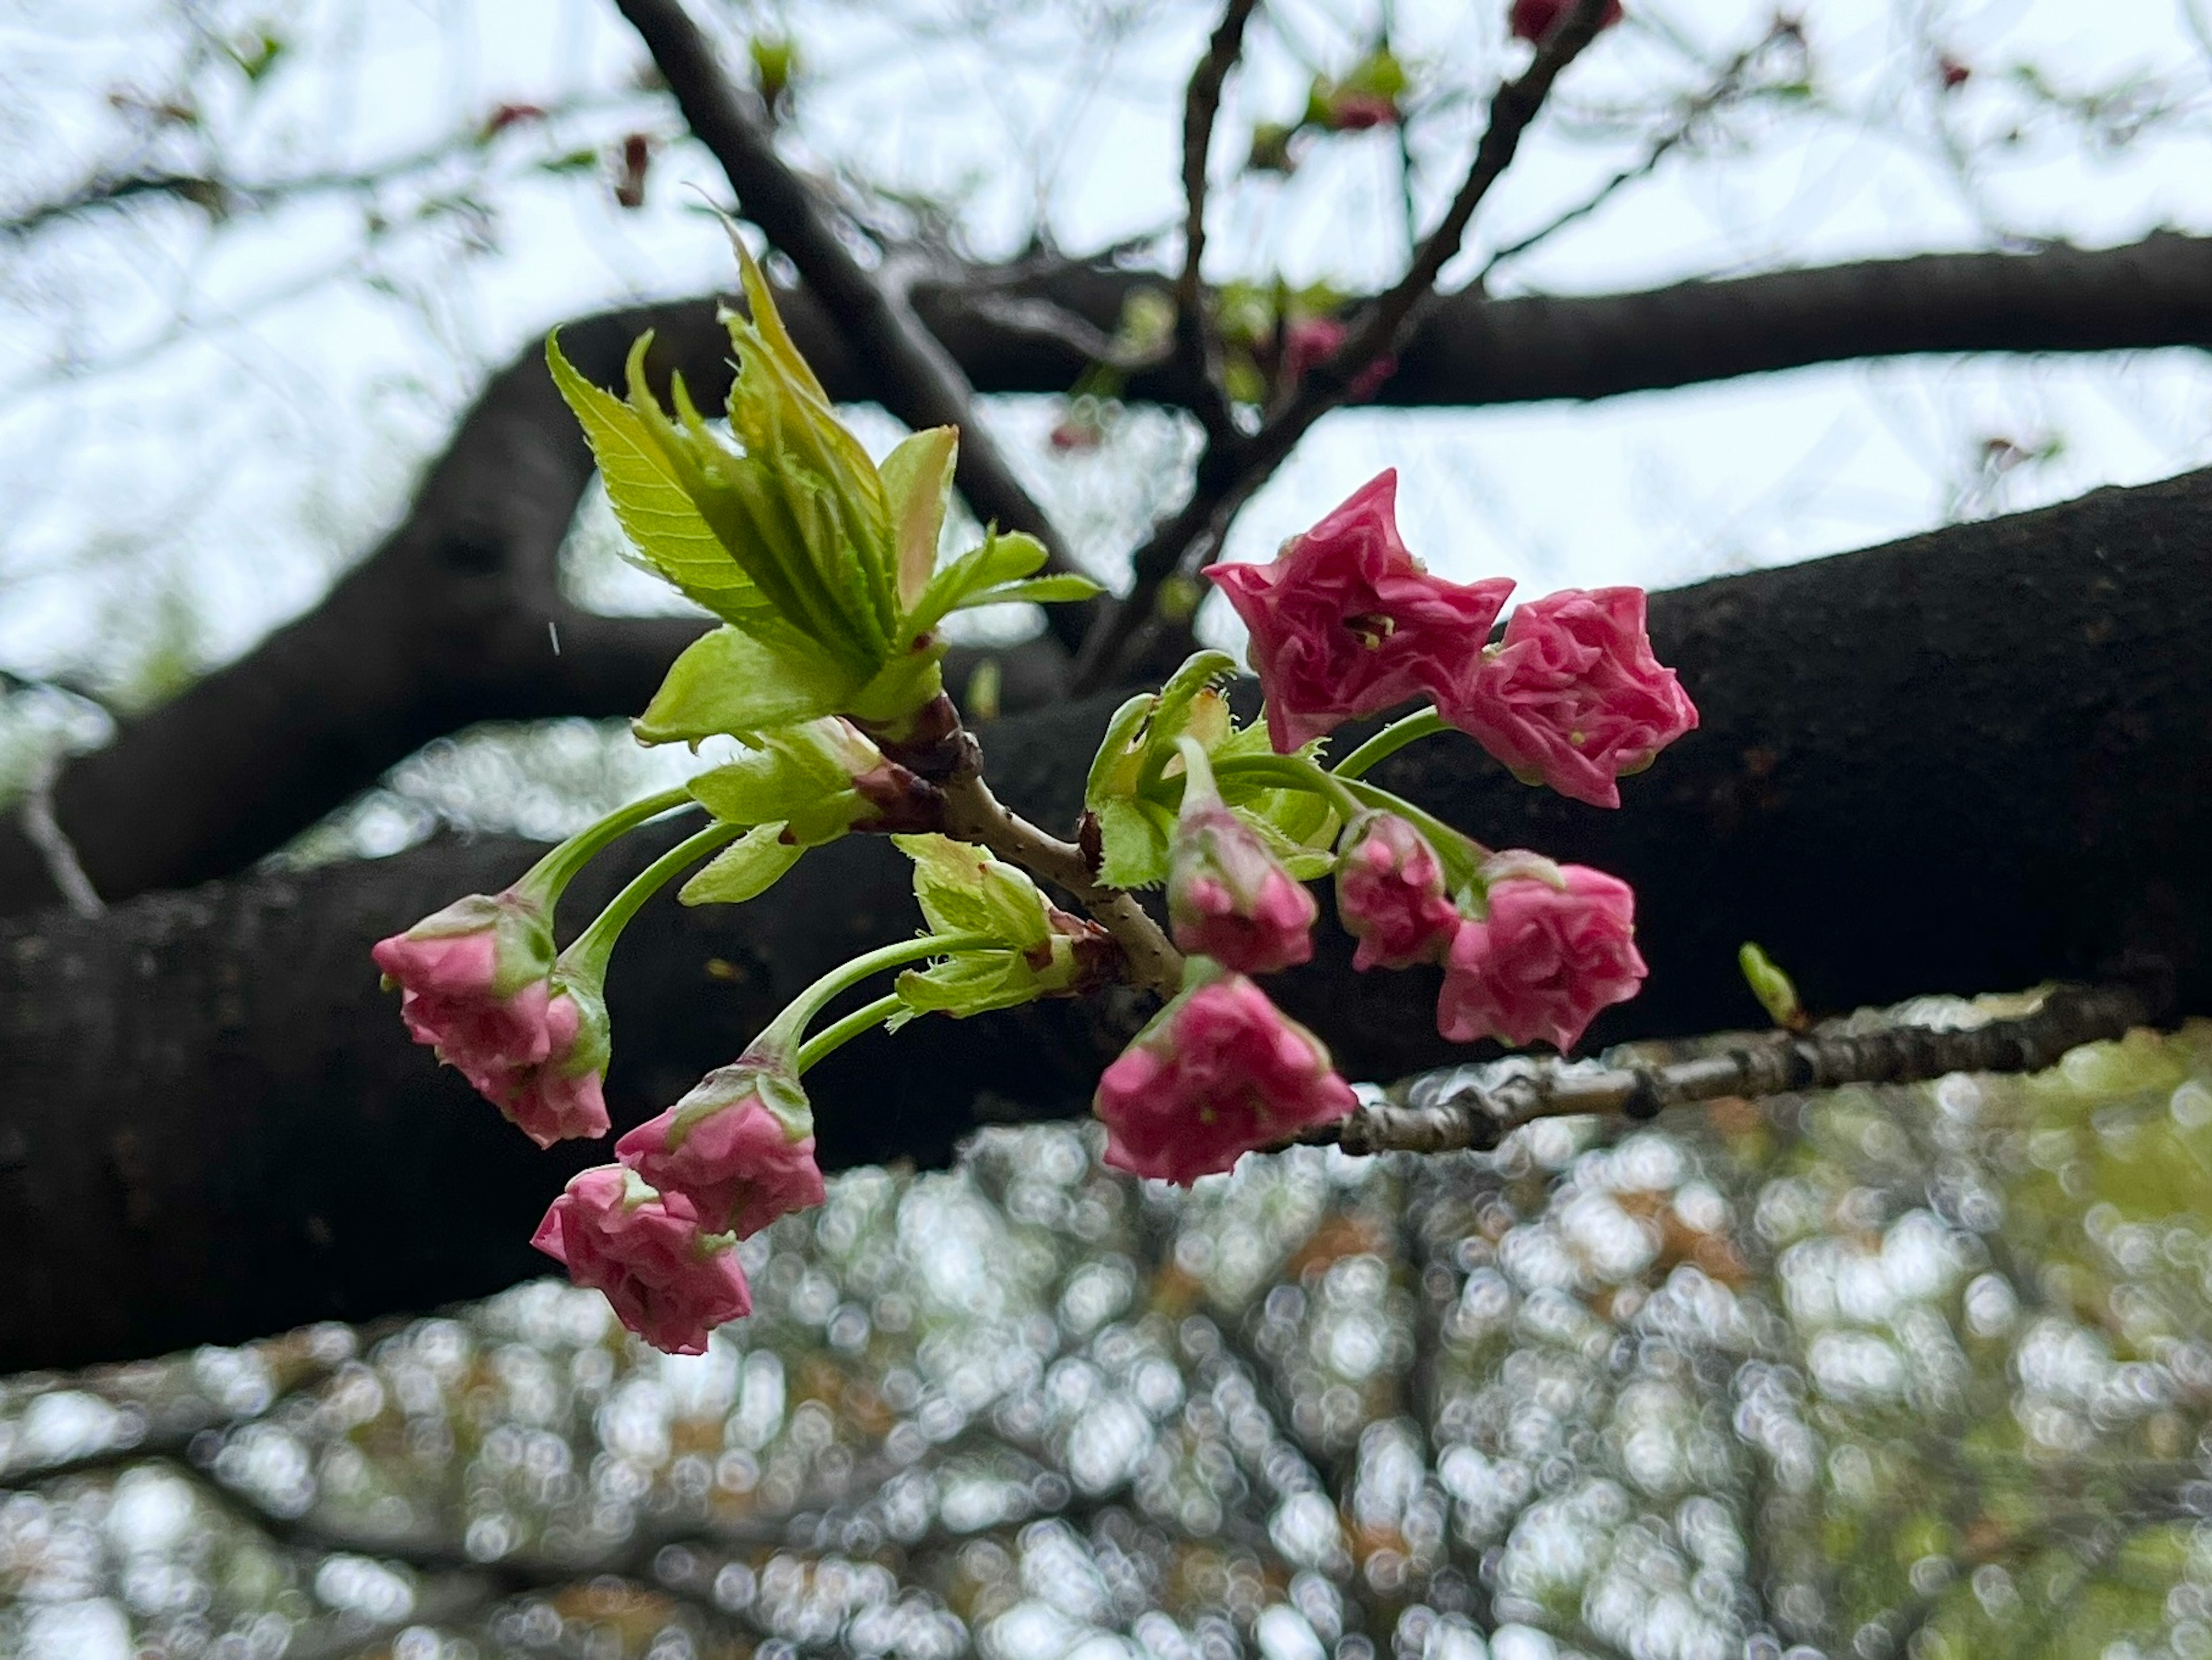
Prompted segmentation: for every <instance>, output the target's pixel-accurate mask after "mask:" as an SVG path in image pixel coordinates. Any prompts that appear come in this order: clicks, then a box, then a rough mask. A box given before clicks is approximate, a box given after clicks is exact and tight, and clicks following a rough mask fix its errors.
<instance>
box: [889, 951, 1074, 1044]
mask: <svg viewBox="0 0 2212 1660" xmlns="http://www.w3.org/2000/svg"><path fill="white" fill-rule="evenodd" d="M892 989H893V990H894V991H895V992H896V994H897V995H898V999H899V1000H900V1001H901V1002H902V1003H904V1004H905V1005H906V1012H904V1013H903V1014H902V1015H894V1016H892V1017H891V1020H890V1025H891V1026H892V1027H893V1028H894V1029H896V1028H897V1027H899V1026H902V1025H905V1024H906V1022H907V1021H908V1020H909V1019H912V1018H914V1016H915V1015H917V1014H949V1015H951V1017H952V1018H954V1019H956V1020H959V1019H964V1018H967V1017H968V1016H969V1015H971V1014H981V1013H983V1012H985V1011H986V1010H988V1009H1010V1008H1015V1007H1018V1006H1020V1005H1022V1004H1024V1003H1033V1002H1035V1001H1036V1000H1037V999H1038V998H1039V997H1042V996H1043V995H1044V991H1045V988H1044V987H1043V986H1042V985H1041V984H1040V983H1039V980H1038V976H1037V973H1036V970H1034V969H1032V968H1031V967H1030V965H1029V963H1028V962H1027V960H1026V959H1025V958H1024V957H1023V956H1022V954H1021V953H1020V952H1012V951H977V952H961V953H960V955H958V956H957V957H952V958H947V959H945V961H944V962H942V963H938V964H933V965H932V966H930V967H929V968H927V969H908V970H907V971H906V972H905V973H904V974H902V975H901V976H899V977H898V980H897V982H896V984H895V985H894V986H893V987H892Z"/></svg>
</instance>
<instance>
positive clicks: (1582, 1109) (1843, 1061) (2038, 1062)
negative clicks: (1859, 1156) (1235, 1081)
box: [1300, 986, 2152, 1153]
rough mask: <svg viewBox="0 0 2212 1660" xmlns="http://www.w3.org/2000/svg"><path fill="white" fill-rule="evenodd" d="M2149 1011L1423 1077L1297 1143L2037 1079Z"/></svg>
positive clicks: (1448, 1146)
mask: <svg viewBox="0 0 2212 1660" xmlns="http://www.w3.org/2000/svg"><path fill="white" fill-rule="evenodd" d="M2151 1014H2152V1011H2151V1008H2150V1006H2149V1004H2148V1001H2147V1000H2145V998H2144V997H2143V995H2142V993H2140V992H2138V991H2136V989H2135V988H2133V987H2130V986H2059V987H2057V988H2054V989H2052V990H2051V992H2050V993H2049V994H2047V995H2046V996H2045V998H2044V1000H2043V1001H2042V1003H2041V1005H2040V1006H2038V1007H2037V1008H2036V1009H2035V1010H2034V1011H2033V1012H2031V1013H2028V1014H2024V1015H2021V1016H2018V1017H2015V1018H2006V1019H1997V1020H1990V1021H1987V1022H1985V1023H1984V1024H1983V1025H1978V1026H1969V1027H1966V1028H1964V1029H1962V1030H1959V1031H1936V1030H1935V1029H1933V1028H1931V1027H1927V1026H1917V1025H1891V1026H1887V1027H1885V1028H1883V1029H1882V1030H1881V1031H1871V1032H1847V1031H1833V1030H1832V1031H1826V1032H1814V1033H1811V1034H1808V1035H1806V1036H1803V1037H1798V1036H1796V1035H1794V1034H1791V1033H1788V1032H1777V1033H1774V1034H1772V1035H1771V1036H1753V1037H1746V1039H1745V1040H1744V1042H1743V1043H1741V1045H1739V1046H1737V1047H1735V1048H1733V1049H1727V1050H1725V1051H1723V1053H1721V1054H1718V1055H1705V1056H1702V1057H1700V1058H1699V1059H1696V1060H1692V1061H1674V1062H1673V1063H1671V1064H1669V1065H1666V1066H1656V1067H1654V1066H1642V1065H1633V1064H1631V1065H1624V1066H1606V1065H1602V1064H1600V1065H1591V1064H1589V1063H1567V1062H1564V1061H1551V1062H1546V1061H1534V1060H1529V1059H1522V1060H1518V1061H1508V1062H1504V1063H1502V1064H1501V1065H1500V1066H1498V1067H1492V1068H1487V1069H1486V1071H1485V1073H1471V1072H1470V1071H1469V1070H1468V1069H1465V1068H1455V1069H1453V1070H1450V1071H1446V1072H1441V1073H1425V1074H1424V1075H1423V1076H1421V1077H1419V1078H1416V1079H1412V1080H1411V1081H1410V1082H1409V1083H1407V1084H1406V1085H1401V1088H1400V1090H1399V1091H1395V1092H1394V1093H1395V1096H1396V1097H1397V1098H1386V1099H1384V1100H1382V1101H1377V1102H1371V1103H1370V1104H1367V1105H1365V1106H1363V1107H1362V1108H1360V1109H1359V1110H1358V1111H1357V1112H1354V1113H1353V1114H1352V1116H1350V1117H1349V1118H1346V1119H1344V1120H1342V1121H1340V1122H1337V1123H1334V1124H1329V1125H1325V1126H1323V1127H1322V1128H1319V1129H1317V1130H1316V1131H1314V1132H1313V1133H1312V1134H1309V1135H1306V1136H1304V1137H1302V1138H1300V1139H1301V1140H1304V1141H1305V1142H1307V1143H1309V1144H1314V1145H1326V1144H1329V1143H1334V1144H1335V1145H1336V1146H1341V1147H1342V1148H1343V1149H1344V1150H1345V1151H1346V1152H1356V1153H1373V1152H1457V1151H1460V1150H1462V1149H1470V1148H1471V1149H1474V1151H1477V1152H1486V1151H1488V1150H1490V1149H1491V1148H1493V1147H1495V1146H1497V1145H1498V1142H1499V1141H1500V1140H1503V1139H1504V1136H1505V1135H1506V1134H1507V1133H1508V1132H1509V1131H1511V1130H1516V1129H1518V1128H1521V1127H1522V1125H1523V1124H1527V1123H1530V1122H1534V1120H1536V1119H1539V1118H1561V1117H1574V1116H1582V1115H1585V1114H1592V1113H1613V1112H1619V1113H1624V1114H1626V1116H1629V1117H1631V1118H1636V1119H1644V1118H1651V1117H1655V1116H1657V1115H1658V1113H1659V1112H1660V1110H1662V1109H1663V1108H1667V1107H1674V1106H1686V1105H1688V1104H1691V1103H1692V1102H1699V1101H1714V1100H1719V1099H1721V1098H1723V1097H1729V1096H1738V1097H1750V1098H1757V1097H1759V1096H1767V1095H1780V1094H1784V1093H1785V1092H1788V1091H1798V1090H1818V1089H1832V1088H1835V1087H1836V1086H1837V1085H1842V1084H1903V1083H1913V1082H1917V1081H1920V1080H1923V1079H1930V1078H1942V1077H1944V1076H1946V1075H1947V1074H1948V1073H1954V1072H2006V1073H2021V1072H2038V1071H2040V1070H2041V1069H2042V1068H2044V1067H2048V1066H2050V1065H2051V1064H2052V1063H2053V1062H2055V1061H2057V1059H2058V1058H2059V1057H2060V1056H2061V1055H2064V1054H2065V1053H2066V1051H2067V1050H2069V1049H2074V1048H2075V1047H2077V1046H2078V1045H2080V1044H2082V1043H2098V1042H2102V1041H2107V1040H2110V1039H2113V1038H2117V1037H2121V1036H2122V1035H2124V1033H2125V1032H2126V1031H2128V1030H2129V1029H2130V1027H2133V1026H2138V1025H2143V1024H2144V1023H2145V1022H2146V1021H2148V1019H2149V1018H2151Z"/></svg>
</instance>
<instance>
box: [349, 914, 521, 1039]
mask: <svg viewBox="0 0 2212 1660" xmlns="http://www.w3.org/2000/svg"><path fill="white" fill-rule="evenodd" d="M369 954H370V956H372V957H373V958H374V959H375V961H376V966H377V967H378V968H379V969H380V970H383V973H384V978H385V983H386V986H387V987H392V986H397V987H398V988H399V992H400V998H399V1018H401V1019H402V1020H404V1022H406V1025H407V1030H408V1032H409V1034H410V1036H411V1037H413V1038H414V1039H415V1041H416V1043H428V1044H431V1045H433V1046H435V1049H436V1050H437V1054H438V1058H439V1059H440V1060H441V1061H445V1062H446V1063H447V1065H448V1066H453V1067H459V1068H460V1069H461V1070H462V1071H463V1072H464V1073H468V1074H469V1075H470V1077H471V1080H473V1079H475V1078H476V1077H477V1076H480V1075H481V1076H489V1075H490V1074H493V1073H500V1072H504V1071H510V1070H513V1069H514V1068H517V1067H527V1066H534V1065H535V1064H536V1063H538V1061H543V1060H544V1058H545V1056H546V1055H547V1054H548V1052H549V1051H550V1049H551V1045H552V1039H551V1037H550V1033H549V1032H548V1031H547V1030H546V1018H547V1005H548V1003H549V1001H550V997H551V988H550V986H549V984H548V983H547V976H548V975H549V974H550V971H551V969H552V966H553V928H552V921H551V918H550V916H549V915H547V913H546V908H545V906H544V904H543V903H540V902H539V901H538V899H536V898H534V897H531V896H528V895H526V894H521V893H518V892H516V891H514V890H513V889H511V888H510V889H508V890H507V891H506V892H504V893H498V894H482V893H472V894H470V895H469V896H468V897H466V898H464V899H458V900H456V901H454V902H453V903H452V904H450V905H448V906H447V907H446V908H445V909H443V910H441V911H438V912H435V913H434V914H433V915H428V916H426V917H424V918H423V919H422V921H419V922H417V923H416V925H415V926H414V927H411V928H410V929H408V930H407V932H406V933H397V934H394V935H392V937H391V938H390V939H380V940H379V941H378V942H377V943H376V945H375V946H374V947H373V948H372V950H371V951H370V953H369Z"/></svg>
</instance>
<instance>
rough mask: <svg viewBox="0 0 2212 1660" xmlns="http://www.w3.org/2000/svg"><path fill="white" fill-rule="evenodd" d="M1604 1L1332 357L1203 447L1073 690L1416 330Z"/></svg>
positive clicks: (1588, 7)
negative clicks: (1318, 425) (1257, 425)
mask: <svg viewBox="0 0 2212 1660" xmlns="http://www.w3.org/2000/svg"><path fill="white" fill-rule="evenodd" d="M1606 4H1607V0H1577V5H1576V7H1575V9H1574V12H1573V13H1572V15H1570V16H1569V17H1568V18H1567V20H1566V21H1565V22H1564V23H1562V24H1560V25H1559V27H1556V28H1554V29H1553V31H1552V33H1551V34H1550V35H1549V37H1547V39H1546V40H1545V41H1544V44H1543V46H1541V48H1540V49H1539V50H1538V51H1537V53H1536V58H1535V61H1534V63H1532V64H1529V66H1528V70H1527V71H1526V72H1525V73H1524V74H1522V76H1521V77H1520V79H1518V80H1517V81H1512V82H1507V83H1506V84H1505V85H1504V86H1503V87H1501V88H1498V93H1497V94H1496V95H1495V96H1494V97H1493V98H1492V100H1491V103H1490V125H1488V126H1487V127H1486V129H1485V130H1484V131H1483V135H1482V139H1481V142H1480V143H1478V144H1477V145H1476V146H1475V152H1474V161H1473V163H1472V164H1471V165H1470V166H1469V167H1468V174H1467V179H1466V180H1465V182H1464V183H1462V185H1461V186H1460V189H1459V193H1458V195H1457V196H1455V198H1453V199H1452V204H1451V207H1450V208H1449V210H1448V211H1447V212H1446V213H1445V215H1444V216H1443V221H1442V222H1441V223H1439V224H1438V225H1437V228H1436V229H1435V230H1433V231H1431V233H1430V234H1429V236H1428V238H1427V240H1425V241H1424V242H1423V243H1422V244H1421V246H1420V249H1419V252H1417V253H1416V254H1415V256H1414V258H1413V261H1412V263H1411V264H1410V265H1408V266H1407V270H1406V272H1405V274H1404V275H1403V276H1402V277H1400V278H1399V279H1398V281H1397V282H1396V283H1395V284H1393V285H1392V286H1391V288H1390V289H1388V290H1387V291H1386V292H1384V293H1383V294H1381V295H1377V296H1376V298H1375V300H1374V301H1371V302H1370V304H1369V306H1368V307H1367V308H1366V310H1365V311H1364V313H1363V314H1362V315H1361V317H1360V319H1359V320H1358V322H1356V323H1355V324H1354V325H1352V331H1351V333H1350V334H1349V335H1348V336H1347V337H1346V339H1345V342H1344V344H1342V345H1341V346H1340V347H1339V348H1338V349H1337V350H1336V352H1335V353H1334V356H1331V357H1330V358H1329V359H1328V362H1324V363H1321V364H1319V365H1317V366H1316V367H1315V368H1313V369H1312V370H1310V372H1309V373H1308V374H1307V375H1306V376H1305V378H1304V380H1302V381H1301V382H1300V383H1299V385H1298V387H1297V390H1296V392H1294V393H1292V395H1291V398H1290V400H1289V402H1288V403H1286V404H1285V405H1284V406H1283V407H1282V408H1281V409H1280V410H1278V411H1277V412H1276V413H1275V414H1274V415H1273V416H1272V417H1269V418H1268V420H1267V423H1266V424H1264V425H1263V426H1262V427H1261V429H1260V430H1259V431H1258V432H1256V433H1255V434H1254V435H1252V436H1251V437H1249V439H1244V440H1243V441H1240V442H1238V443H1237V445H1236V446H1235V447H1234V448H1233V450H1231V449H1228V448H1226V447H1220V446H1216V445H1213V444H1211V443H1209V444H1208V445H1207V447H1206V452H1205V453H1202V454H1201V455H1200V458H1199V465H1198V476H1197V478H1196V481H1195V483H1194V487H1193V489H1192V494H1191V499H1190V501H1189V502H1188V503H1187V504H1186V505H1185V506H1184V507H1183V508H1182V510H1181V511H1180V512H1178V513H1177V514H1176V515H1175V516H1174V517H1173V518H1172V519H1170V520H1169V521H1168V522H1167V523H1166V524H1164V525H1162V526H1159V527H1158V528H1157V529H1156V530H1155V531H1154V532H1152V535H1151V537H1150V538H1147V539H1146V543H1145V544H1144V545H1143V546H1142V547H1141V548H1139V550H1137V552H1136V554H1135V556H1134V557H1133V560H1132V565H1133V569H1134V581H1133V583H1132V585H1131V587H1130V591H1129V593H1128V595H1127V598H1125V599H1122V600H1121V602H1120V603H1119V604H1117V605H1115V606H1113V607H1112V608H1111V609H1110V610H1109V611H1108V612H1107V613H1106V615H1105V616H1104V617H1103V618H1102V619H1101V620H1100V622H1099V623H1098V624H1097V627H1096V628H1095V629H1093V630H1092V631H1091V638H1089V639H1086V640H1085V642H1084V647H1083V654H1082V656H1081V657H1080V658H1079V660H1078V661H1077V665H1076V673H1075V685H1076V689H1077V690H1078V691H1079V692H1083V691H1091V690H1097V689H1098V688H1099V687H1101V686H1103V685H1106V684H1110V683H1111V682H1112V681H1113V680H1114V678H1115V676H1116V674H1117V672H1118V671H1119V670H1120V669H1121V666H1122V662H1123V660H1124V658H1125V656H1127V654H1128V648H1129V646H1130V644H1131V642H1133V640H1134V639H1135V638H1136V636H1137V635H1138V633H1139V630H1140V629H1143V628H1144V626H1145V625H1146V623H1149V622H1151V621H1152V612H1153V603H1154V601H1155V599H1157V597H1158V593H1159V590H1160V587H1161V585H1162V584H1164V582H1166V581H1167V580H1168V579H1169V578H1170V577H1171V576H1173V575H1176V573H1177V572H1178V571H1180V570H1182V569H1185V568H1186V567H1188V566H1193V565H1202V564H1205V563H1206V562H1208V561H1209V560H1210V559H1211V558H1212V556H1213V555H1214V554H1215V553H1216V552H1218V550H1219V549H1220V547H1221V544H1222V541H1223V538H1224V537H1225V533H1226V531H1227V528H1228V524H1229V521H1230V520H1231V518H1233V517H1234V516H1235V514H1236V513H1237V509H1238V508H1241V507H1243V504H1244V503H1245V502H1247V501H1249V500H1250V499H1251V497H1252V495H1253V493H1254V492H1255V491H1256V490H1257V489H1259V488H1260V486H1261V484H1263V483H1266V482H1267V479H1268V478H1269V477H1272V476H1273V473H1274V471H1275V469H1276V468H1278V467H1279V466H1280V465H1282V464H1283V462H1284V461H1285V459H1288V458H1289V456H1290V453H1291V451H1292V450H1293V449H1295V448H1296V447H1297V442H1298V440H1299V439H1300V438H1302V437H1304V435H1305V433H1306V431H1307V429H1309V428H1310V427H1311V426H1312V425H1313V423H1315V422H1316V421H1318V420H1319V419H1320V418H1321V417H1322V416H1323V415H1326V414H1327V413H1328V411H1329V410H1333V409H1334V408H1335V407H1336V406H1337V405H1338V404H1341V403H1343V402H1344V400H1345V399H1346V398H1347V397H1349V396H1350V395H1351V392H1352V386H1354V385H1355V384H1356V383H1357V382H1358V380H1359V378H1360V376H1361V375H1362V374H1364V373H1365V372H1366V371H1367V370H1368V369H1369V368H1370V367H1371V366H1373V365H1374V364H1376V363H1377V362H1381V361H1382V360H1383V358H1384V357H1386V356H1389V355H1390V354H1392V353H1394V352H1395V351H1397V350H1399V349H1400V348H1401V346H1402V345H1403V344H1405V342H1406V340H1407V338H1408V337H1410V336H1411V335H1412V333H1413V330H1414V329H1415V328H1416V327H1418V326H1419V322H1420V319H1421V317H1422V315H1423V313H1425V311H1426V309H1427V307H1428V306H1429V305H1430V303H1431V302H1432V301H1434V299H1435V297H1436V293H1435V291H1436V281H1437V274H1438V273H1439V272H1440V271H1443V267H1444V265H1445V264H1446V263H1447V262H1448V261H1449V259H1450V258H1451V257H1452V256H1453V255H1454V254H1455V253H1457V252H1459V247H1460V243H1461V241H1462V239H1463V238H1464V237H1465V235H1466V234H1467V228H1468V222H1470V221H1471V220H1472V219H1473V218H1474V210H1475V209H1476V208H1477V207H1479V206H1480V205H1481V203H1482V199H1483V198H1485V197H1486V196H1487V195H1488V194H1489V193H1490V190H1491V186H1492V185H1495V184H1496V183H1497V182H1498V179H1499V178H1500V177H1501V176H1502V175H1503V174H1504V172H1505V170H1506V168H1507V167H1510V165H1511V164H1512V161H1513V158H1514V155H1516V153H1517V152H1518V150H1519V149H1520V147H1521V139H1522V135H1523V134H1524V133H1525V132H1526V131H1528V126H1529V125H1530V123H1532V122H1533V121H1534V119H1536V116H1537V114H1538V112H1540V111H1541V110H1542V108H1543V106H1544V100H1546V98H1547V97H1548V96H1549V95H1550V94H1551V90H1552V85H1553V82H1555V81H1557V80H1558V79H1559V75H1560V72H1561V71H1562V70H1565V68H1566V67H1567V65H1568V64H1571V63H1572V62H1573V61H1574V60H1575V58H1577V56H1579V55H1580V54H1581V52H1582V51H1583V48H1584V47H1585V46H1589V43H1590V42H1591V40H1595V38H1596V35H1597V32H1598V28H1599V26H1600V21H1601V19H1602V18H1603V16H1604V14H1605V7H1606Z"/></svg>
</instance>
